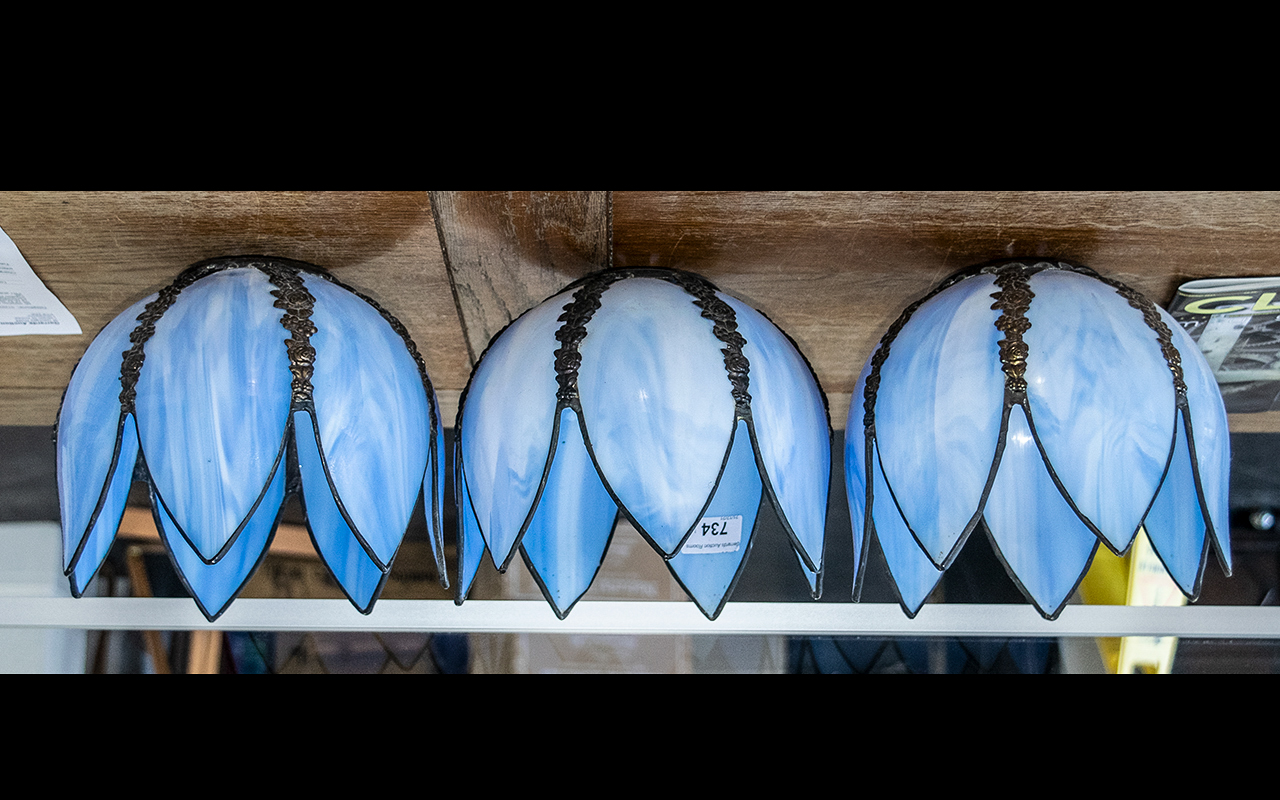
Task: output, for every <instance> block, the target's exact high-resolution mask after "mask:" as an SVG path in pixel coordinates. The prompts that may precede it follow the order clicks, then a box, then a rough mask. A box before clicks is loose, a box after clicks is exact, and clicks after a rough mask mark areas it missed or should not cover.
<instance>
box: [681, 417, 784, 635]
mask: <svg viewBox="0 0 1280 800" xmlns="http://www.w3.org/2000/svg"><path fill="white" fill-rule="evenodd" d="M763 491H764V486H763V484H762V483H761V480H760V470H759V468H758V467H757V466H756V459H755V453H754V452H753V451H752V448H751V435H750V433H749V432H748V430H747V422H746V420H742V421H740V422H738V427H737V430H736V431H735V432H734V435H733V445H732V449H731V450H730V451H729V460H728V462H727V463H726V464H725V469H724V477H722V478H721V479H720V485H719V486H718V487H717V488H716V493H715V497H713V498H712V499H711V504H710V505H709V506H708V507H707V510H706V513H705V514H703V519H704V520H705V519H707V518H710V517H741V520H740V521H739V524H740V525H741V534H742V537H741V541H740V544H739V546H738V548H737V549H736V550H726V551H724V552H714V551H710V552H705V551H698V552H695V550H694V548H695V547H705V546H706V545H707V544H708V543H709V542H710V543H712V544H714V542H715V534H714V533H710V532H706V531H703V530H702V527H703V526H702V525H699V526H697V527H695V529H694V532H693V533H692V534H691V535H690V536H689V538H688V539H686V540H685V543H684V545H683V546H682V547H681V549H680V552H678V553H676V554H675V555H674V556H672V557H671V558H670V559H668V561H667V567H668V568H669V569H670V570H671V573H672V574H673V575H675V576H676V579H677V580H678V581H679V582H680V585H681V586H683V587H684V589H685V591H686V592H687V593H688V594H689V596H690V597H692V598H693V601H694V602H695V603H697V604H698V607H699V608H700V609H702V613H703V614H705V615H707V616H708V617H710V618H711V619H715V618H716V617H717V616H718V615H719V614H720V611H721V610H722V609H723V608H724V603H725V600H726V599H727V598H728V596H729V592H730V590H731V589H732V588H733V585H734V583H735V582H736V581H737V578H738V575H739V573H740V572H741V571H742V566H743V564H744V562H745V561H746V559H747V556H748V555H749V554H750V552H751V542H752V539H753V534H754V533H755V527H756V516H757V515H758V514H759V511H760V499H761V496H762V493H763Z"/></svg>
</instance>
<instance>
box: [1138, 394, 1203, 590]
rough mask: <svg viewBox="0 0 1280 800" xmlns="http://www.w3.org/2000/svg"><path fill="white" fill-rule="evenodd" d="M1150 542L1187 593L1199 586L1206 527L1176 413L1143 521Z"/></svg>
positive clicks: (1183, 427)
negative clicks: (1165, 460) (1163, 470)
mask: <svg viewBox="0 0 1280 800" xmlns="http://www.w3.org/2000/svg"><path fill="white" fill-rule="evenodd" d="M1144 525H1145V528H1146V531H1147V538H1148V539H1150V541H1151V546H1152V547H1153V548H1155V551H1156V553H1157V554H1159V556H1160V560H1161V561H1162V562H1164V566H1165V569H1167V570H1168V572H1169V575H1170V576H1172V577H1173V580H1174V581H1175V582H1176V583H1177V584H1178V587H1179V588H1180V589H1182V591H1183V593H1184V594H1186V595H1187V596H1188V597H1194V596H1196V595H1197V594H1198V593H1199V590H1200V577H1201V575H1202V569H1203V567H1204V555H1205V538H1206V536H1207V535H1208V531H1207V530H1206V526H1205V520H1204V514H1203V513H1202V511H1201V508H1200V503H1199V501H1198V499H1197V493H1196V480H1195V475H1194V474H1193V472H1192V462H1191V453H1190V451H1189V449H1188V447H1187V434H1186V425H1185V424H1184V422H1183V416H1182V414H1179V415H1178V424H1177V437H1176V439H1175V440H1174V448H1173V458H1171V459H1170V460H1169V472H1168V474H1167V475H1165V478H1164V484H1163V485H1162V486H1161V487H1160V493H1159V494H1158V495H1157V496H1156V500H1155V503H1154V504H1153V505H1152V506H1151V511H1150V512H1149V513H1148V514H1147V518H1146V521H1145V523H1144Z"/></svg>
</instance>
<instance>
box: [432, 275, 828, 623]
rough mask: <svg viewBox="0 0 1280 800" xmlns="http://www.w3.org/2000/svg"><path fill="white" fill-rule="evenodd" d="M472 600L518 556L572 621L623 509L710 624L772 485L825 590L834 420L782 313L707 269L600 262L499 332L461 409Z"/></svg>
mask: <svg viewBox="0 0 1280 800" xmlns="http://www.w3.org/2000/svg"><path fill="white" fill-rule="evenodd" d="M457 431H458V435H457V438H456V440H455V447H456V448H457V449H456V451H455V459H454V464H455V470H456V472H455V487H456V490H457V497H458V509H459V514H458V516H459V550H460V554H459V555H460V559H459V580H458V582H457V587H458V588H457V592H458V594H457V602H458V603H462V602H463V600H464V599H465V598H466V596H467V593H468V591H469V590H470V587H471V582H472V580H473V579H474V578H475V574H476V570H477V569H478V568H479V565H480V563H481V557H482V555H483V553H484V552H485V551H486V550H487V551H488V552H489V554H490V557H491V558H492V559H493V562H494V565H495V566H496V567H498V569H499V570H505V569H506V568H507V566H508V564H509V562H510V561H511V559H512V558H513V557H514V554H515V553H516V552H517V550H518V551H519V552H520V554H521V556H522V558H523V560H524V562H525V564H526V566H527V567H528V568H529V570H530V571H531V573H532V574H533V576H534V578H535V579H536V581H537V582H538V585H539V586H540V587H541V589H542V592H543V594H544V596H545V597H546V599H547V601H548V602H549V603H550V604H551V607H552V609H553V610H554V611H555V613H556V614H557V615H558V616H559V617H560V618H561V619H563V618H564V617H565V616H566V615H567V614H568V613H569V611H570V609H571V608H572V607H573V604H574V603H576V602H577V601H578V599H579V598H581V597H582V595H583V594H584V593H585V592H586V591H587V589H588V587H589V586H590V584H591V582H592V580H593V579H594V577H595V575H596V572H597V571H598V570H599V568H600V565H601V563H602V561H603V559H604V555H605V551H606V550H607V549H608V546H609V541H610V538H611V536H612V533H613V529H614V524H615V522H616V520H617V518H618V515H619V514H623V515H625V516H626V518H627V519H629V520H630V521H631V522H632V523H633V524H634V525H635V527H636V529H637V530H638V531H639V532H640V533H641V535H642V536H644V538H645V539H646V540H647V541H648V542H649V543H650V544H651V545H652V546H653V547H654V548H655V549H656V550H657V551H658V552H659V553H661V555H662V557H663V558H664V559H666V564H667V567H668V569H669V570H670V571H671V573H672V574H673V575H674V576H675V578H676V580H677V581H679V583H680V584H681V586H682V587H683V588H684V589H685V591H686V592H687V593H688V594H689V595H690V596H691V597H692V598H693V600H694V601H695V602H696V603H697V605H698V607H699V608H700V609H701V610H702V612H703V613H704V614H705V615H706V616H708V617H710V618H711V619H714V618H715V617H716V616H717V615H718V614H719V613H720V612H721V610H722V609H723V607H724V603H725V601H726V600H727V599H728V597H729V595H730V594H731V592H732V589H733V586H734V584H735V582H736V581H737V578H738V576H739V574H740V573H741V569H742V566H743V564H745V562H746V559H747V556H748V553H749V551H750V547H751V542H752V536H753V533H754V530H755V526H756V520H757V517H758V514H759V510H760V508H761V504H762V498H764V497H767V498H768V499H769V501H770V502H771V503H772V505H773V507H774V509H775V510H776V512H777V514H778V516H779V518H780V519H781V521H782V524H783V527H784V528H785V529H786V531H787V533H788V535H789V537H790V540H791V543H792V545H793V547H794V549H795V552H796V555H797V557H798V559H799V562H800V567H801V569H802V570H803V572H804V574H805V575H806V576H807V579H808V582H809V586H810V589H811V591H812V592H813V594H814V595H815V596H817V595H818V593H819V592H820V591H821V584H820V579H821V574H822V555H823V541H824V540H823V532H824V528H825V524H826V509H827V493H828V489H829V484H830V477H831V476H830V471H831V463H830V435H831V427H830V419H829V416H828V413H827V407H826V399H825V396H824V395H823V393H822V391H821V390H820V388H819V387H818V383H817V380H816V378H815V377H814V374H813V371H812V369H811V368H810V367H809V364H808V362H807V361H805V359H804V357H803V356H802V355H801V354H800V352H799V350H797V349H796V347H795V345H794V343H793V342H792V341H791V340H790V339H789V338H788V337H787V336H786V335H785V334H783V333H782V331H780V330H779V329H778V328H777V327H776V326H775V325H774V324H773V323H772V322H770V321H769V320H768V319H767V318H766V317H765V316H764V315H762V314H761V313H760V312H758V311H756V310H755V309H753V308H751V307H750V306H748V305H747V304H745V303H743V302H742V301H740V300H738V299H736V298H733V297H730V296H729V295H726V294H723V293H721V292H719V291H718V290H717V289H716V288H715V287H714V286H713V285H711V283H709V282H708V281H706V280H705V279H704V278H701V277H699V276H697V275H693V274H691V273H687V272H681V271H677V270H668V269H634V270H632V269H611V270H606V271H603V272H598V273H595V274H593V275H591V276H588V277H586V278H584V279H582V280H580V281H578V282H576V283H574V284H572V285H570V286H569V287H567V288H566V289H565V290H564V291H562V292H560V293H559V294H556V295H555V296H553V297H551V298H550V299H548V300H546V301H545V302H543V303H542V304H540V305H538V306H536V307H534V308H533V309H530V310H529V311H528V312H526V313H525V314H523V315H522V316H520V317H519V318H518V319H516V320H515V321H514V322H512V323H511V324H510V325H509V326H507V328H506V329H505V330H503V332H501V333H500V334H498V335H497V336H496V337H494V339H493V341H492V342H491V343H490V345H489V347H488V349H487V350H486V351H485V353H484V355H483V356H482V357H481V358H480V360H479V362H478V363H477V365H476V368H475V370H474V371H473V373H472V376H471V380H470V382H469V383H468V385H467V388H466V390H465V392H464V393H463V400H462V404H461V406H460V408H459V411H458V423H457Z"/></svg>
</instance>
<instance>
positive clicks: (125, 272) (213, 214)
mask: <svg viewBox="0 0 1280 800" xmlns="http://www.w3.org/2000/svg"><path fill="white" fill-rule="evenodd" d="M0 228H3V229H4V231H5V232H6V233H8V234H9V236H10V238H12V239H13V241H14V243H15V244H17V246H18V248H19V249H20V250H21V251H22V253H23V256H24V257H25V258H26V259H27V261H28V263H30V264H31V267H32V269H34V271H35V273H36V275H37V276H39V277H40V278H41V279H42V280H43V281H44V282H45V284H46V285H47V286H48V287H49V288H50V289H51V290H52V291H53V293H54V294H55V295H56V296H57V297H58V298H59V299H60V300H61V301H62V302H63V304H64V305H66V306H67V307H68V308H69V309H70V311H71V313H72V314H73V315H74V316H75V317H76V319H77V320H78V321H79V323H80V327H81V329H82V330H83V334H82V335H81V336H17V337H0V375H2V376H3V379H2V380H0V420H2V421H3V424H7V425H51V424H52V423H53V421H54V419H55V417H56V415H57V409H58V405H59V403H60V401H61V398H62V392H63V389H64V388H65V387H66V384H67V380H68V378H69V377H70V374H71V370H72V368H73V367H74V366H75V364H76V362H77V361H78V360H79V359H80V356H81V355H82V354H83V352H84V350H85V348H86V347H88V345H89V342H90V341H92V339H93V337H94V335H96V334H97V332H98V331H99V330H101V328H102V327H103V326H104V325H105V324H106V323H107V322H108V321H110V320H111V319H112V318H113V317H114V316H115V315H117V314H119V313H120V312H121V311H122V310H124V309H125V308H126V307H128V305H130V304H131V303H133V302H134V301H136V300H138V299H140V298H142V297H144V296H146V295H147V294H149V293H151V292H154V291H156V290H158V289H159V288H160V287H162V286H164V285H165V284H167V283H168V282H169V281H170V280H172V278H173V277H174V276H175V275H177V273H178V272H180V271H181V270H182V269H184V268H185V267H187V266H188V265H190V264H192V263H194V262H196V261H199V260H201V259H205V258H211V257H214V256H221V255H239V254H265V255H274V256H283V257H286V258H296V259H300V260H303V261H308V262H310V263H313V264H318V265H320V266H323V267H327V268H329V269H330V270H332V271H333V272H334V274H335V275H336V276H337V277H339V278H340V279H341V280H343V281H344V282H346V283H348V284H350V285H352V286H354V287H355V288H357V289H359V290H361V291H362V292H365V293H366V294H368V295H370V296H371V297H373V298H374V299H375V300H377V301H378V302H379V303H380V304H382V305H383V307H384V308H386V309H387V310H388V311H390V312H391V313H392V314H394V315H395V316H396V317H398V318H399V319H400V320H401V321H402V322H403V323H404V324H405V327H406V328H407V329H408V330H409V334H410V335H411V336H412V337H413V339H414V341H415V343H416V344H417V345H418V348H419V350H420V351H421V352H422V354H423V358H424V360H425V361H426V365H427V370H428V372H429V373H430V374H431V377H432V380H433V382H435V383H437V384H438V385H440V386H443V387H460V386H462V385H463V384H464V383H465V381H466V378H467V375H468V374H469V372H470V364H469V363H468V361H467V356H466V345H465V342H464V340H463V337H462V328H461V325H460V323H459V320H458V315H457V310H456V308H455V306H454V303H453V295H452V292H451V290H450V287H449V280H448V275H447V274H446V272H445V269H444V259H443V255H442V253H441V249H440V243H439V239H438V238H437V236H436V226H435V220H434V217H433V215H432V212H431V206H430V202H429V198H428V196H427V193H426V192H3V193H0Z"/></svg>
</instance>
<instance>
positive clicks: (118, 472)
mask: <svg viewBox="0 0 1280 800" xmlns="http://www.w3.org/2000/svg"><path fill="white" fill-rule="evenodd" d="M443 450H444V440H443V430H442V428H441V425H440V423H439V407H438V405H437V402H436V397H435V392H434V391H433V389H432V387H431V383H430V381H429V380H428V378H427V373H426V369H425V367H424V366H423V362H422V359H421V357H420V356H419V354H418V351H417V348H416V347H415V346H414V344H413V342H412V341H411V340H410V338H409V336H408V333H407V332H406V331H405V329H404V327H403V326H402V325H401V324H400V323H399V322H398V321H397V320H396V319H395V318H394V317H392V316H391V315H390V314H388V313H387V312H385V311H384V310H382V309H381V308H380V307H379V306H378V305H377V303H375V302H374V301H372V300H370V299H369V298H367V297H365V296H363V295H360V294H358V293H356V292H355V291H354V290H352V289H350V288H349V287H347V286H344V285H343V284H341V283H339V282H338V281H337V280H335V279H334V278H333V277H332V276H331V275H329V273H327V272H326V271H324V270H323V269H321V268H319V267H315V266H312V265H309V264H304V263H301V262H297V261H290V260H285V259H277V258H267V257H259V256H245V257H234V258H221V259H214V260H211V261H205V262H201V263H199V264H196V265H194V266H192V267H191V268H189V269H187V270H186V271H184V272H183V273H182V274H181V275H179V276H178V278H177V279H176V280H175V281H174V282H173V283H172V284H170V285H169V286H168V287H166V288H165V289H163V290H161V291H160V292H159V293H158V294H156V295H152V296H151V297H147V298H145V299H143V300H141V301H139V302H138V303H136V304H134V305H133V306H132V307H131V308H129V309H128V310H126V311H125V312H124V313H122V314H120V315H119V316H118V317H116V318H115V319H114V320H112V321H111V322H110V323H109V324H108V325H107V326H106V327H105V328H103V330H102V331H101V333H99V334H98V336H97V338H95V339H94V341H93V343H92V344H90V346H89V349H88V350H87V351H86V352H85V354H84V356H83V357H82V358H81V360H80V363H79V365H78V366H77V367H76V369H75V372H74V373H73V374H72V376H71V381H70V384H69V385H68V386H67V391H66V394H65V395H64V396H63V400H62V407H61V409H60V410H59V413H58V427H57V457H58V494H59V499H60V503H61V512H62V536H63V548H64V550H63V552H64V566H65V568H66V573H67V575H68V576H69V578H70V580H71V591H72V593H73V594H75V595H76V596H77V597H78V596H80V595H81V593H82V592H83V591H84V590H85V587H86V585H87V584H88V583H89V581H90V579H91V578H92V577H93V575H94V574H95V573H96V572H97V570H98V568H99V566H100V565H101V564H102V561H103V559H104V558H105V557H106V555H107V552H108V550H109V549H110V547H111V542H112V540H113V539H114V538H115V534H116V529H117V527H118V526H119V524H120V519H121V515H122V514H123V513H124V507H125V500H126V498H127V496H128V493H129V486H130V483H131V482H132V481H133V480H135V479H137V480H143V481H146V482H147V484H148V485H149V488H150V490H151V506H152V513H153V515H154V517H155V522H156V527H157V528H158V529H159V532H160V535H161V537H162V539H163V540H164V543H165V545H166V546H167V548H168V551H169V555H170V557H171V558H172V560H173V564H174V566H175V567H176V568H177V571H178V574H179V575H180V576H181V578H182V580H183V581H184V583H185V584H186V586H187V588H188V589H189V590H190V592H191V594H192V596H193V597H194V598H195V600H196V603H197V604H198V605H199V607H200V610H201V611H202V612H204V614H205V615H206V616H207V617H208V618H209V619H210V620H213V619H215V618H217V617H218V616H219V615H220V614H222V612H223V611H225V610H226V608H227V606H228V605H229V604H230V603H231V601H232V600H233V599H234V598H235V596H236V595H237V594H238V593H239V591H240V590H241V588H242V587H243V586H244V584H245V582H246V581H247V580H248V579H249V577H250V576H251V575H252V573H253V571H254V569H255V568H256V567H257V565H258V563H259V562H260V561H261V559H262V557H263V555H264V554H265V553H266V551H267V546H268V544H269V543H270V541H271V538H272V536H273V535H274V533H275V529H276V524H277V522H278V521H279V516H280V511H281V508H282V506H283V503H284V500H285V498H286V496H287V495H289V494H291V493H298V494H300V495H301V501H302V506H303V508H304V510H305V513H306V519H307V528H308V530H309V531H310V534H311V538H312V540H313V542H314V543H315V546H316V549H317V550H318V551H319V553H320V556H321V557H322V558H323V560H324V562H325V563H326V565H327V566H328V567H329V570H330V571H331V572H332V573H333V576H334V577H335V578H336V579H337V581H338V583H339V584H340V585H341V587H342V590H343V591H344V592H345V593H346V595H347V597H348V598H350V600H351V602H352V603H353V604H355V606H356V607H357V608H359V609H360V610H361V611H363V612H365V613H368V612H369V611H370V610H372V607H373V604H374V602H375V601H376V600H377V597H378V594H379V592H380V591H381V589H382V585H383V583H384V582H385V581H386V578H387V574H388V573H389V571H390V569H391V562H392V560H393V559H394V558H395V555H396V552H397V550H398V549H399V546H400V542H401V540H402V539H403V537H404V533H405V529H406V527H407V525H408V523H409V518H410V515H411V514H412V512H413V509H414V506H415V504H416V502H417V499H418V495H419V493H421V492H424V491H425V498H426V500H425V509H426V517H427V525H428V528H429V531H430V535H431V539H432V543H433V548H434V555H435V558H436V563H437V564H438V565H439V566H440V568H441V574H442V576H443V574H444V560H443V544H442V542H443V540H442V532H441V530H440V517H441V506H440V497H441V492H442V487H443V485H444V467H443V464H444V452H443ZM442 580H445V579H443V578H442ZM446 585H447V580H446Z"/></svg>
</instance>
